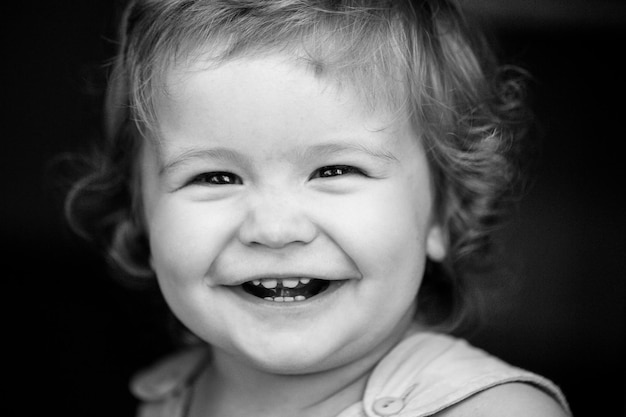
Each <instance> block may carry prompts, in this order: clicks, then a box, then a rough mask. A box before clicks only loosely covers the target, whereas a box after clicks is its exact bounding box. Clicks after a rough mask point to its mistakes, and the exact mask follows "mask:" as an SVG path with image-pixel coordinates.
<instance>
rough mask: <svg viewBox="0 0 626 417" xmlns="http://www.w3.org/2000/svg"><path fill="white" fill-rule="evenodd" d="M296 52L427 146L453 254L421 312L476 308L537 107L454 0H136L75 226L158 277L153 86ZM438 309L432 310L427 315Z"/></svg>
mask: <svg viewBox="0 0 626 417" xmlns="http://www.w3.org/2000/svg"><path fill="white" fill-rule="evenodd" d="M277 52H278V53H286V54H291V55H293V56H294V57H296V58H297V59H298V60H303V61H305V62H306V63H308V64H309V65H310V66H311V67H312V68H313V69H314V70H315V73H316V74H318V75H320V76H326V77H329V78H330V79H332V80H333V81H336V82H337V83H338V84H339V85H340V86H344V85H345V86H349V87H350V88H352V89H354V90H355V91H356V92H357V93H358V94H360V96H361V97H362V99H363V102H364V103H366V104H368V105H370V106H371V108H372V109H376V108H380V106H388V108H391V109H393V110H394V111H396V112H397V114H398V115H404V116H403V117H409V118H410V120H411V123H413V125H414V126H416V127H417V129H416V131H417V132H420V136H421V137H420V138H419V139H420V140H422V142H423V144H424V147H425V149H426V151H427V156H428V161H429V164H430V169H431V171H432V172H433V175H434V180H435V181H434V182H435V190H436V191H435V193H436V197H435V212H436V213H437V216H438V218H437V220H438V221H439V223H440V225H441V226H442V227H443V230H444V231H445V234H446V242H447V249H448V250H447V255H446V258H445V259H444V260H443V262H441V263H440V264H434V263H432V262H429V264H428V265H427V270H426V274H425V277H424V283H423V286H422V288H421V289H420V293H419V296H418V297H420V299H421V301H420V302H419V303H418V309H419V311H420V312H421V313H422V314H423V315H424V317H426V318H428V317H431V319H432V318H433V317H434V318H435V321H439V322H442V323H445V322H447V323H451V322H458V319H459V317H461V316H463V313H464V312H465V311H467V305H468V304H467V297H466V296H465V295H466V291H465V288H466V284H467V281H468V277H469V274H470V271H471V270H472V268H475V267H477V266H479V267H484V266H485V265H487V264H489V262H490V261H491V258H492V257H491V256H490V254H492V253H493V252H492V251H493V249H494V247H493V246H494V245H493V238H492V237H493V231H494V229H495V228H496V227H497V226H498V225H499V224H501V222H502V220H503V218H504V215H505V213H506V212H507V208H508V204H509V203H510V202H511V201H513V200H514V198H515V192H516V191H517V189H518V187H516V184H517V183H518V182H519V179H520V170H519V157H520V149H521V144H522V139H523V137H524V136H525V135H526V132H527V126H528V123H527V122H528V120H529V112H528V109H527V107H526V106H525V103H524V89H523V87H524V84H523V78H524V77H523V73H522V72H520V71H518V70H517V69H515V68H513V67H506V66H498V64H497V62H496V59H495V58H494V55H493V53H492V52H491V50H490V49H489V47H488V45H487V44H486V42H485V40H484V38H483V37H481V36H480V34H478V33H477V31H476V30H475V28H470V25H468V23H467V22H466V19H465V17H464V15H463V13H462V12H461V11H460V8H459V7H458V5H457V4H456V3H454V2H453V1H442V0H418V1H410V0H393V1H390V0H387V1H383V0H261V1H258V0H254V1H253V0H167V1H164V0H137V1H134V2H131V4H130V5H129V6H128V7H127V9H126V12H125V14H124V17H123V19H122V24H121V25H120V44H119V53H118V55H117V57H116V59H115V62H114V64H113V66H112V71H111V74H110V80H109V88H108V94H107V100H106V102H105V106H104V111H105V120H106V129H105V132H104V133H105V134H104V140H103V141H102V142H101V143H100V146H98V147H97V148H95V150H94V152H93V154H92V157H91V159H89V163H88V164H87V165H86V168H87V169H86V173H85V175H83V176H82V177H81V178H79V179H78V180H77V181H76V182H75V184H74V186H73V187H72V189H71V190H70V192H69V193H68V196H67V199H66V214H67V217H68V219H69V221H70V224H71V225H72V227H73V228H74V229H75V230H76V231H77V232H78V233H80V234H81V235H82V236H84V237H86V238H88V239H90V240H92V241H94V242H96V243H97V244H98V245H99V246H100V247H101V248H102V249H103V250H104V251H105V252H106V253H107V254H108V256H109V258H110V259H111V260H112V261H113V263H114V264H115V265H116V266H118V267H119V270H120V271H121V272H123V273H124V275H125V276H127V277H139V278H142V279H143V278H145V277H151V276H152V275H153V272H152V271H151V269H150V266H149V262H148V260H149V256H150V248H149V245H148V241H147V231H146V229H145V227H144V224H143V221H142V218H141V212H142V210H141V199H140V192H139V187H140V181H141V179H140V178H139V175H138V172H137V165H138V164H137V163H136V161H137V157H138V151H139V149H140V147H141V146H142V145H141V144H142V141H144V140H150V139H151V138H153V137H155V133H156V134H158V129H157V121H156V119H155V116H154V107H153V106H154V100H155V95H156V94H158V93H159V92H162V91H163V88H164V82H163V81H164V76H165V75H166V74H167V73H168V71H169V70H170V69H172V68H173V67H175V66H180V65H186V64H189V63H191V62H197V61H198V60H200V59H202V62H208V63H213V64H216V65H219V63H222V62H225V61H227V60H231V59H235V58H237V57H240V56H261V55H262V54H270V53H277ZM431 321H432V320H431Z"/></svg>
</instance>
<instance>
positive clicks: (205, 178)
mask: <svg viewBox="0 0 626 417" xmlns="http://www.w3.org/2000/svg"><path fill="white" fill-rule="evenodd" d="M189 184H199V185H241V184H243V181H242V180H241V177H240V176H239V175H236V174H233V173H232V172H222V171H219V172H203V173H202V174H199V175H196V176H195V177H193V178H192V179H191V181H189Z"/></svg>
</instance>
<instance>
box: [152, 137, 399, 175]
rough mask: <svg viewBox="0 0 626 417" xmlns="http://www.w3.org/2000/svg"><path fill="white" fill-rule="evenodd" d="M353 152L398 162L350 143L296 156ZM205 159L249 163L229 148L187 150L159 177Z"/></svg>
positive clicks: (379, 151)
mask: <svg viewBox="0 0 626 417" xmlns="http://www.w3.org/2000/svg"><path fill="white" fill-rule="evenodd" d="M353 152H356V153H360V154H365V155H367V156H370V157H372V158H375V159H379V160H382V161H383V162H385V163H389V162H399V160H398V158H397V157H396V156H395V155H394V154H393V153H391V152H389V151H386V150H383V149H374V148H372V147H368V146H366V145H363V144H361V143H351V142H332V143H323V144H319V145H313V146H309V147H307V148H306V149H305V150H304V151H303V152H298V153H297V155H298V157H299V159H300V160H302V161H307V160H314V159H316V158H320V157H322V158H323V157H330V156H333V155H342V154H346V153H353ZM206 159H213V160H218V161H223V162H230V163H236V164H241V165H243V164H249V163H250V159H249V158H248V157H247V156H245V155H243V154H241V153H239V152H237V151H235V150H232V149H229V148H224V147H216V148H200V149H189V150H185V151H183V152H181V153H180V154H178V155H176V156H174V157H173V158H171V160H169V161H166V162H164V164H163V166H162V167H161V168H160V169H159V175H164V174H166V173H168V172H170V171H173V170H175V169H176V168H177V167H178V166H181V165H184V164H186V163H188V162H190V161H193V160H206Z"/></svg>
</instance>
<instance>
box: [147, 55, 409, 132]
mask: <svg viewBox="0 0 626 417" xmlns="http://www.w3.org/2000/svg"><path fill="white" fill-rule="evenodd" d="M391 83H392V82H391V81H390V84H391ZM381 99H382V98H381ZM338 106H339V107H341V114H338V113H336V112H337V108H338ZM155 113H156V114H155V115H156V116H157V120H158V122H159V127H160V128H163V126H165V125H168V126H170V127H180V126H177V124H181V123H189V121H190V120H191V119H192V118H194V117H195V118H204V119H206V121H207V122H209V121H210V122H212V123H214V124H217V125H218V126H219V125H220V123H223V120H224V119H227V120H228V123H229V124H227V125H223V126H220V127H221V128H222V129H226V130H228V129H229V128H231V127H232V124H233V122H235V123H236V121H237V120H238V119H239V122H240V123H242V124H245V123H246V121H247V120H246V118H265V119H264V120H265V124H271V123H272V119H281V123H282V124H285V123H287V124H298V123H302V120H301V119H302V118H306V117H307V116H309V115H310V116H311V117H318V118H320V119H321V120H325V121H326V122H332V123H334V124H336V125H337V126H341V125H342V124H344V123H342V122H346V123H347V122H348V120H347V119H348V117H347V116H348V115H353V116H355V117H361V118H368V119H369V120H370V121H371V123H370V124H369V125H368V126H367V127H366V128H367V129H370V130H372V131H375V130H386V129H393V128H394V126H396V125H398V124H403V123H404V122H406V121H407V120H408V112H407V111H406V108H405V107H403V106H399V105H395V103H393V104H390V103H389V102H388V101H385V100H383V101H382V102H375V103H371V102H369V101H368V100H367V99H366V97H364V96H363V94H362V91H361V89H360V88H358V86H355V85H354V84H353V83H352V82H348V80H344V79H342V78H341V77H337V76H335V75H334V74H332V73H320V72H319V71H317V70H316V68H315V66H313V65H311V63H310V62H308V61H307V60H304V59H302V58H301V57H298V56H293V55H291V54H266V55H262V56H255V57H239V58H236V59H233V60H229V61H227V62H223V63H219V64H216V63H215V62H212V61H207V60H196V61H193V62H188V63H187V64H186V65H177V66H174V67H172V68H171V69H170V71H168V73H167V74H166V77H164V88H163V90H162V94H159V95H158V97H157V99H156V100H155ZM224 116H227V117H224ZM289 116H292V117H289ZM373 116H376V117H373ZM342 118H345V120H342ZM284 127H288V126H284Z"/></svg>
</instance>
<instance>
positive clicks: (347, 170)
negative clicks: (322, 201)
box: [310, 165, 367, 179]
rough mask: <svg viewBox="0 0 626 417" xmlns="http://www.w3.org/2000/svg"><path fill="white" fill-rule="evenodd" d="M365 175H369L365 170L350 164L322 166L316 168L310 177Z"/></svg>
mask: <svg viewBox="0 0 626 417" xmlns="http://www.w3.org/2000/svg"><path fill="white" fill-rule="evenodd" d="M349 174H350V175H352V174H357V175H363V176H367V175H366V174H365V172H363V170H361V169H359V168H356V167H353V166H350V165H329V166H325V167H321V168H319V169H316V170H315V171H314V172H313V174H311V177H310V179H314V178H332V177H339V176H343V175H349Z"/></svg>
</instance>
